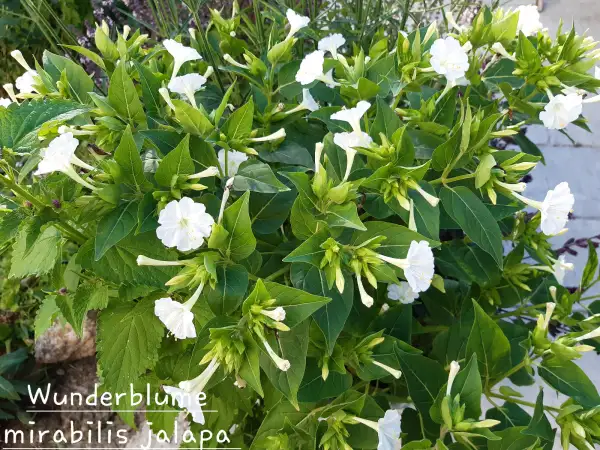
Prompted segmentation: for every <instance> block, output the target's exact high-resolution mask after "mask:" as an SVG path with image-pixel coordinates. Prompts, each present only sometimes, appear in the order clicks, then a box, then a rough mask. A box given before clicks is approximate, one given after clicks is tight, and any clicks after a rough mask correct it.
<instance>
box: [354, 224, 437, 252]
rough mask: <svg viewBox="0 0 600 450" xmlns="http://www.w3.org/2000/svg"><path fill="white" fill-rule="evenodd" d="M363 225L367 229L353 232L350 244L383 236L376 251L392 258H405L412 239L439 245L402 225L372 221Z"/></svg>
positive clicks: (434, 245)
mask: <svg viewBox="0 0 600 450" xmlns="http://www.w3.org/2000/svg"><path fill="white" fill-rule="evenodd" d="M365 226H366V227H367V231H355V232H354V234H353V235H352V238H351V244H352V245H355V246H356V245H360V244H362V243H364V242H366V241H368V240H370V239H373V238H375V237H377V236H385V238H386V239H385V240H383V241H382V242H381V245H380V246H379V248H378V249H377V252H378V253H382V254H385V255H386V256H390V257H393V258H406V255H407V254H408V248H409V247H410V243H411V242H412V241H427V242H429V245H431V247H437V246H438V245H440V243H439V242H437V241H434V240H432V239H427V238H426V237H424V236H422V235H420V234H419V233H417V232H415V231H411V230H409V229H408V228H406V227H403V226H402V225H396V224H394V223H389V222H377V221H373V222H367V223H366V224H365Z"/></svg>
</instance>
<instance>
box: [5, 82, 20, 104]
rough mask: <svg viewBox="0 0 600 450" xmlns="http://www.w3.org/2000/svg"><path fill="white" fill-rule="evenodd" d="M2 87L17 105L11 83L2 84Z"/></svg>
mask: <svg viewBox="0 0 600 450" xmlns="http://www.w3.org/2000/svg"><path fill="white" fill-rule="evenodd" d="M2 87H3V88H4V90H5V91H6V93H7V94H8V96H9V97H10V99H11V100H12V101H13V102H14V103H19V101H18V99H17V96H16V95H15V89H14V86H13V85H12V83H6V84H3V85H2Z"/></svg>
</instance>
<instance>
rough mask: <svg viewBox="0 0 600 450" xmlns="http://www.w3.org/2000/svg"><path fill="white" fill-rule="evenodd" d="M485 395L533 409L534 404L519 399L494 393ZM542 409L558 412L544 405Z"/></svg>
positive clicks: (556, 409) (557, 409) (558, 410)
mask: <svg viewBox="0 0 600 450" xmlns="http://www.w3.org/2000/svg"><path fill="white" fill-rule="evenodd" d="M487 395H488V396H490V397H494V398H499V399H500V400H504V401H506V402H510V403H516V404H517V405H523V406H529V407H530V408H535V403H532V402H528V401H525V400H521V399H519V398H515V397H509V396H508V395H503V394H499V393H496V392H490V393H488V394H487ZM544 409H546V410H548V411H556V412H560V409H559V408H555V407H553V406H547V405H544Z"/></svg>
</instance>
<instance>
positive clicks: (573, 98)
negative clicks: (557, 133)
mask: <svg viewBox="0 0 600 450" xmlns="http://www.w3.org/2000/svg"><path fill="white" fill-rule="evenodd" d="M549 95H550V96H551V97H550V102H548V104H547V105H546V106H545V107H544V110H543V111H542V112H540V120H541V121H542V122H543V123H544V126H545V127H546V128H548V129H550V130H562V129H563V128H566V127H567V125H569V124H570V123H571V122H574V121H576V120H577V119H578V118H579V116H580V115H581V113H582V111H583V97H581V95H579V94H576V93H570V94H567V95H563V94H558V95H556V96H552V95H551V94H550V93H549Z"/></svg>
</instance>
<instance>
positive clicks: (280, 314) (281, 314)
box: [260, 306, 285, 322]
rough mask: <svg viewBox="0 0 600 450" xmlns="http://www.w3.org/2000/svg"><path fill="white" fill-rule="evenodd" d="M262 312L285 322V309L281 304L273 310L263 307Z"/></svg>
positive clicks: (273, 318)
mask: <svg viewBox="0 0 600 450" xmlns="http://www.w3.org/2000/svg"><path fill="white" fill-rule="evenodd" d="M260 313H261V314H262V315H263V316H267V317H269V318H271V319H272V320H274V321H275V322H283V321H284V320H285V309H283V308H282V307H281V306H278V307H277V308H275V309H272V310H267V309H263V310H261V311H260Z"/></svg>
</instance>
